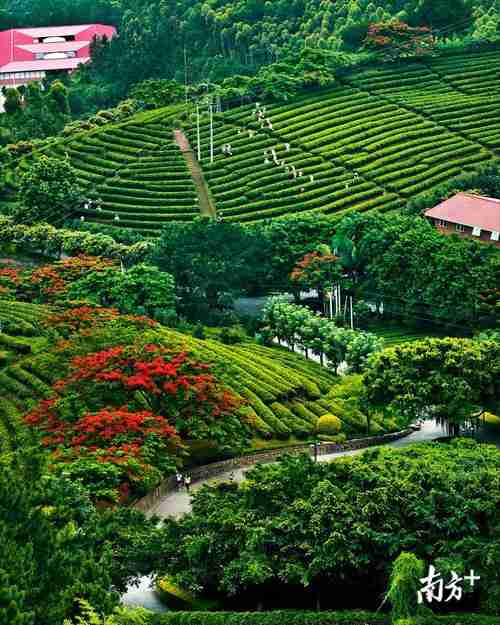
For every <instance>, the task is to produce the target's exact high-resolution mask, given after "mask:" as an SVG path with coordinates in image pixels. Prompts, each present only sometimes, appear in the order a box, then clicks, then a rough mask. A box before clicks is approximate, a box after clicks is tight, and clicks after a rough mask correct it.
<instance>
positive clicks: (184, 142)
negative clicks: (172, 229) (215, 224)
mask: <svg viewBox="0 0 500 625" xmlns="http://www.w3.org/2000/svg"><path fill="white" fill-rule="evenodd" d="M174 138H175V142H176V143H177V145H178V146H179V150H180V151H181V152H182V154H183V156H184V158H185V159H186V163H187V166H188V169H189V171H190V172H191V176H192V178H193V182H194V186H195V188H196V193H197V195H198V202H199V204H200V212H201V214H202V215H206V216H208V217H211V218H212V219H214V218H215V216H216V215H217V211H216V208H215V202H214V199H213V197H212V194H211V193H210V189H209V188H208V184H207V181H206V180H205V176H204V175H203V171H202V170H201V167H200V164H199V163H198V161H197V159H196V157H195V155H194V152H193V149H192V148H191V146H190V145H189V139H188V138H187V137H186V135H185V134H184V133H183V132H182V130H174Z"/></svg>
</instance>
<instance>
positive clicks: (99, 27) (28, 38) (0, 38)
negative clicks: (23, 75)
mask: <svg viewBox="0 0 500 625" xmlns="http://www.w3.org/2000/svg"><path fill="white" fill-rule="evenodd" d="M115 35H116V29H115V27H114V26H106V25H105V24H81V25H79V26H50V27H47V28H17V29H16V28H14V29H11V30H2V31H0V71H2V70H3V71H9V70H5V69H3V68H4V67H5V66H7V65H9V64H10V63H20V62H27V63H31V62H32V61H36V60H37V59H36V54H37V53H38V52H48V53H50V52H68V51H74V52H75V53H76V56H78V57H79V58H84V59H87V57H89V56H90V46H91V43H92V40H93V39H94V37H108V39H111V38H112V37H114V36H115ZM47 37H60V38H62V39H64V38H72V39H74V40H75V41H61V42H57V41H56V42H53V43H43V42H42V43H38V40H39V39H46V38H47ZM69 67H71V64H70V65H69ZM9 69H10V68H9ZM23 69H24V68H23ZM26 69H28V68H26ZM63 69H66V67H63ZM15 71H22V69H21V68H16V70H15ZM28 71H29V69H28Z"/></svg>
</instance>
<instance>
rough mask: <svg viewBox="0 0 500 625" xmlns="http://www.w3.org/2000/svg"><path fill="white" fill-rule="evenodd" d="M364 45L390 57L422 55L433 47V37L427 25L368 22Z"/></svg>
mask: <svg viewBox="0 0 500 625" xmlns="http://www.w3.org/2000/svg"><path fill="white" fill-rule="evenodd" d="M364 45H365V47H366V48H367V49H370V50H374V51H375V52H382V53H383V54H385V55H387V56H389V57H391V58H398V57H408V56H422V55H425V54H429V53H431V52H432V51H433V48H434V37H433V35H432V31H431V29H430V28H428V27H427V26H419V27H415V28H412V27H411V26H409V25H408V24H406V23H405V22H399V21H392V22H379V23H377V24H370V26H369V28H368V33H367V35H366V39H365V44H364Z"/></svg>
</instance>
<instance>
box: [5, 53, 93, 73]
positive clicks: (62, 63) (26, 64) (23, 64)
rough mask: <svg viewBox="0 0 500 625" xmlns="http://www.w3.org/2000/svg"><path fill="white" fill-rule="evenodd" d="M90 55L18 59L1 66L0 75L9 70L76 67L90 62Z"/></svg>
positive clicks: (21, 70)
mask: <svg viewBox="0 0 500 625" xmlns="http://www.w3.org/2000/svg"><path fill="white" fill-rule="evenodd" d="M89 61H90V57H88V56H87V57H78V58H72V59H47V60H46V61H43V60H41V61H17V62H16V63H8V64H7V65H4V66H3V67H0V72H1V73H0V76H1V74H5V73H7V72H9V73H10V72H40V71H51V70H61V69H67V70H72V69H76V68H77V67H78V66H79V65H80V64H81V63H88V62H89Z"/></svg>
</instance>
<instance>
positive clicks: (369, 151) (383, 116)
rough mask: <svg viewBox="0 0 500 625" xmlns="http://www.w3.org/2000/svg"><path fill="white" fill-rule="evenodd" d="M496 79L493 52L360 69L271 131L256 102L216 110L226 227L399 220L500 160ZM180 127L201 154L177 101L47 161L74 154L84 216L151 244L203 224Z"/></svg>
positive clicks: (276, 121) (273, 114)
mask: <svg viewBox="0 0 500 625" xmlns="http://www.w3.org/2000/svg"><path fill="white" fill-rule="evenodd" d="M499 71H500V51H490V52H481V53H476V54H468V55H467V56H465V55H454V56H450V57H442V58H435V59H429V60H426V61H420V62H415V63H411V64H409V63H405V64H401V65H397V64H395V65H384V66H378V67H375V68H371V69H366V70H364V71H358V72H353V73H351V74H348V75H346V76H344V77H343V78H341V79H340V80H339V81H338V84H337V86H335V87H334V88H331V89H328V90H325V91H321V92H315V93H309V94H307V95H303V96H301V97H300V98H297V99H296V100H294V101H293V102H292V103H290V104H285V105H279V104H275V105H271V106H267V108H266V116H267V118H269V119H270V120H271V126H272V127H269V126H268V124H267V123H265V124H263V127H261V126H262V124H261V123H260V122H258V121H257V120H256V117H255V105H253V104H252V105H247V106H243V107H239V108H236V109H231V110H229V111H227V112H224V113H221V114H216V119H215V160H214V164H211V163H210V159H209V120H208V116H206V115H205V116H204V117H203V118H202V127H201V142H202V161H201V164H202V168H203V170H204V173H205V178H206V180H207V182H208V185H209V187H210V191H211V193H212V196H213V198H214V200H215V203H216V207H217V212H218V215H219V217H221V218H223V219H225V220H229V221H241V222H255V221H259V220H262V219H266V218H270V217H280V216H284V215H290V214H293V213H300V212H308V211H312V212H320V213H324V214H327V215H329V216H331V217H332V218H336V217H338V216H341V215H343V214H345V213H346V212H349V211H369V210H379V211H389V210H392V209H398V208H402V207H403V206H404V205H405V203H406V202H407V201H408V200H409V199H410V198H413V197H414V196H415V195H417V194H419V193H421V192H425V191H428V190H430V189H432V188H433V187H435V186H436V185H439V184H440V183H443V182H445V181H447V180H449V179H450V178H452V177H454V176H456V175H457V174H460V173H462V172H464V171H467V170H470V169H474V168H476V167H477V166H479V165H481V164H482V163H484V162H486V161H491V160H494V159H498V157H499V153H500V152H499V150H500V106H499V105H500V81H499V80H498V74H499ZM179 118H181V119H183V120H184V121H183V122H182V124H183V125H184V126H186V125H187V127H186V128H185V130H186V132H187V135H188V136H189V138H190V142H191V146H192V147H193V148H195V146H196V128H195V127H194V126H193V125H191V124H193V123H194V122H192V120H193V117H192V116H191V115H187V114H186V110H185V108H184V105H180V106H177V107H172V108H166V109H158V110H156V111H153V112H149V113H141V114H139V115H137V116H135V117H132V118H131V119H130V120H129V121H127V122H125V123H120V124H114V125H113V124H109V125H106V126H105V127H103V128H100V129H97V130H93V131H90V132H87V133H79V134H77V135H75V136H73V137H70V138H68V139H59V140H56V141H51V142H49V143H48V144H47V145H46V146H45V147H42V149H41V150H40V152H43V153H45V154H48V155H51V156H59V157H61V158H62V157H67V158H69V159H70V161H71V163H72V165H73V166H74V168H75V169H76V171H77V175H78V179H79V181H80V184H81V185H82V187H83V188H84V189H85V191H86V193H87V194H88V196H89V197H91V198H94V199H100V200H101V207H100V210H99V209H98V208H97V207H96V205H94V206H93V208H91V209H90V210H87V211H82V213H83V214H85V216H86V218H87V219H89V220H92V221H98V222H101V223H109V224H115V225H120V226H122V227H127V228H133V229H134V230H137V231H139V232H144V233H145V234H152V233H156V232H158V231H159V230H160V229H161V226H162V224H163V223H165V222H167V221H171V220H191V219H193V218H194V217H195V216H196V215H198V214H199V203H198V200H197V195H196V189H195V185H194V183H193V179H192V176H191V173H190V171H189V168H188V165H187V163H186V160H185V158H184V155H183V154H182V152H181V151H180V149H179V147H178V146H177V145H176V143H175V142H174V138H173V129H174V128H175V127H178V126H179V125H180V124H181V121H180V119H179ZM186 120H188V121H186ZM224 144H230V145H231V148H232V156H230V155H225V154H223V152H222V148H223V146H224ZM272 150H274V155H273V154H272V152H271V151H272ZM40 152H39V153H40ZM274 156H275V157H276V160H277V161H279V162H280V163H282V164H280V165H276V164H275V163H274V162H273V160H274ZM35 157H36V154H35ZM283 161H284V162H283ZM27 162H28V160H27V159H22V160H21V163H20V168H21V170H22V169H23V167H25V166H26V164H27ZM294 169H295V172H296V177H294V173H293V170H294ZM8 199H10V201H12V199H13V196H12V195H11V196H10V198H8Z"/></svg>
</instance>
